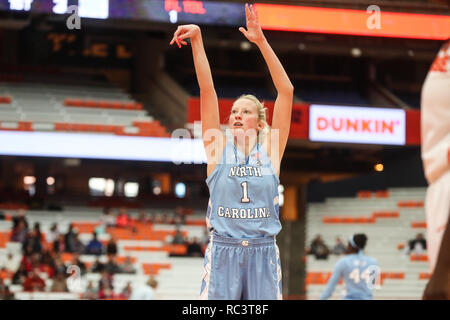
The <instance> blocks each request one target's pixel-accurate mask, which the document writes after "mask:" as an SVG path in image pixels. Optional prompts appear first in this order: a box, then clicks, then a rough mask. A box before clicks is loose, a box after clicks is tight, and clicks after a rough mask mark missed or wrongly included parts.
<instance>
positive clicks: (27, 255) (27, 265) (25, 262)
mask: <svg viewBox="0 0 450 320" xmlns="http://www.w3.org/2000/svg"><path fill="white" fill-rule="evenodd" d="M32 253H33V248H31V247H26V248H25V252H24V254H23V256H22V260H21V261H20V265H21V266H23V267H24V270H25V274H27V273H28V272H30V271H32V270H33V268H32V265H31V255H32Z"/></svg>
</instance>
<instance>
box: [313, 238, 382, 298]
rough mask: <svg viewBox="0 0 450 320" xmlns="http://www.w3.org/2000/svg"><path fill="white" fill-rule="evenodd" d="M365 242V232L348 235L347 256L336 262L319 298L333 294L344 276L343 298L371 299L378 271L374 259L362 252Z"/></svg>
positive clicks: (377, 278) (378, 275)
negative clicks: (344, 293) (344, 290)
mask: <svg viewBox="0 0 450 320" xmlns="http://www.w3.org/2000/svg"><path fill="white" fill-rule="evenodd" d="M366 243H367V236H366V235H365V234H355V235H353V236H352V237H350V239H349V241H348V246H347V256H346V257H344V258H341V259H339V260H338V262H336V265H335V266H334V270H333V274H332V275H331V277H330V279H329V280H328V284H327V287H326V288H325V291H324V292H323V293H322V294H321V295H320V298H319V299H320V300H327V299H328V298H329V297H330V296H331V295H332V294H333V291H334V289H335V287H336V285H337V284H338V282H339V279H341V278H344V283H345V287H346V295H345V297H344V300H372V298H373V296H372V290H373V288H374V287H375V286H376V285H377V284H378V281H379V277H380V272H379V267H378V265H377V262H376V260H375V259H374V258H372V257H369V256H366V255H364V254H363V250H364V247H365V246H366Z"/></svg>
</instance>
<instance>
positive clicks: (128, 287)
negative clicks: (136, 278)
mask: <svg viewBox="0 0 450 320" xmlns="http://www.w3.org/2000/svg"><path fill="white" fill-rule="evenodd" d="M132 291H133V290H132V289H131V282H128V283H127V285H126V286H125V287H124V288H123V289H122V292H121V293H120V295H119V298H120V299H126V300H128V299H130V297H131V292H132Z"/></svg>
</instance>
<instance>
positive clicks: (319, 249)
mask: <svg viewBox="0 0 450 320" xmlns="http://www.w3.org/2000/svg"><path fill="white" fill-rule="evenodd" d="M329 252H330V251H329V249H328V247H327V245H326V244H325V242H324V241H323V240H322V237H321V236H320V235H317V236H316V238H315V239H314V240H313V241H312V242H311V245H310V247H309V250H307V253H308V254H313V255H314V256H315V258H316V259H317V260H326V259H328V254H329Z"/></svg>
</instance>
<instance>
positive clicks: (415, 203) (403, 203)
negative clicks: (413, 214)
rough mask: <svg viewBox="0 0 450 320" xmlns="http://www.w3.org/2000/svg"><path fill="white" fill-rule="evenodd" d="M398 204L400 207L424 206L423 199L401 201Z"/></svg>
mask: <svg viewBox="0 0 450 320" xmlns="http://www.w3.org/2000/svg"><path fill="white" fill-rule="evenodd" d="M397 206H398V207H400V208H422V207H423V201H399V202H398V203H397Z"/></svg>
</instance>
